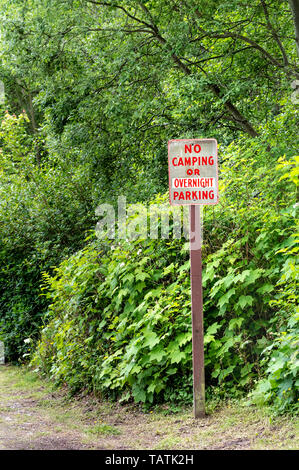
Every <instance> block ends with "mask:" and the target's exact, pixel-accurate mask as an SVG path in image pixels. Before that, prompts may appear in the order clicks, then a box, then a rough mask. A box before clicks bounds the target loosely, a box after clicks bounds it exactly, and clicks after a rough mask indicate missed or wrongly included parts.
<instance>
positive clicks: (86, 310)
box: [34, 119, 299, 409]
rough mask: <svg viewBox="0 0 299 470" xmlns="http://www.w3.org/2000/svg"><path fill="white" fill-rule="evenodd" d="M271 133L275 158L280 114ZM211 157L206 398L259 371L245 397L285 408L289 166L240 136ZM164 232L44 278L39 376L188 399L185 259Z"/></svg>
mask: <svg viewBox="0 0 299 470" xmlns="http://www.w3.org/2000/svg"><path fill="white" fill-rule="evenodd" d="M276 126H277V127H276V129H277V134H278V136H277V147H276V150H275V152H277V155H279V154H280V153H282V152H283V151H284V150H287V148H286V146H287V143H283V144H280V143H279V142H280V132H284V131H283V129H284V125H283V122H281V119H277V122H276ZM279 128H280V132H279ZM263 137H264V138H265V139H267V137H268V136H267V132H265V135H264V136H263ZM221 157H222V160H223V164H222V179H221V188H222V191H221V198H220V200H221V202H220V204H219V205H218V206H217V207H215V208H213V209H211V208H205V211H204V233H205V234H206V235H205V240H204V247H203V249H204V251H203V253H204V260H205V271H204V278H203V281H204V317H205V332H206V334H205V346H206V375H207V384H208V387H209V392H210V393H214V394H215V393H217V395H218V396H224V395H226V394H230V395H237V394H238V393H241V392H244V391H246V390H247V391H248V390H250V389H252V388H253V387H255V383H256V382H259V381H260V380H261V378H262V377H263V376H264V373H265V371H266V378H264V379H263V381H262V382H259V385H258V389H257V391H256V392H255V394H254V397H255V398H254V400H257V398H256V397H258V396H259V394H260V393H261V390H264V391H267V394H266V393H263V400H264V401H269V402H272V401H275V402H277V403H278V402H279V404H278V408H279V409H285V408H286V405H293V406H294V405H296V402H297V400H298V398H299V396H298V381H297V382H296V378H297V375H298V371H299V367H298V358H297V354H298V323H297V322H298V312H297V314H296V311H295V300H296V286H295V283H296V276H295V269H296V267H295V254H296V250H298V245H297V244H296V243H297V241H296V239H295V238H294V236H295V234H296V225H295V219H294V217H295V211H296V209H295V208H294V204H295V201H296V185H295V184H294V182H296V178H298V177H295V176H294V168H296V161H295V160H292V159H290V161H287V160H286V158H285V156H284V157H281V158H280V159H279V162H280V163H279V164H278V165H277V166H274V167H273V165H272V160H273V156H272V155H271V156H269V152H267V151H263V148H262V147H261V144H260V143H258V142H257V141H250V140H249V139H245V140H244V141H243V142H242V144H238V145H236V144H232V145H231V146H230V147H229V148H226V149H224V150H223V153H222V155H221ZM261 161H262V162H263V165H262V166H260V164H261ZM270 168H271V169H272V171H271V172H270V171H269V170H270ZM244 174H245V175H246V178H245V181H244ZM290 175H292V176H291V177H290ZM243 181H244V186H243ZM163 200H166V197H165V198H162V199H160V202H162V201H163ZM153 202H154V203H157V202H159V201H157V200H155V201H153ZM169 236H170V238H169V239H168V240H152V239H138V240H135V241H121V240H119V241H115V240H113V241H110V243H109V241H108V240H107V241H106V243H103V242H100V241H95V242H90V243H89V244H88V246H87V247H86V248H85V249H84V250H82V251H80V252H78V253H77V254H76V255H74V256H73V257H71V258H70V259H68V260H66V261H65V262H63V263H62V265H61V266H60V267H59V268H58V269H57V270H56V275H55V276H54V277H49V276H48V275H45V281H46V286H48V287H49V288H50V292H49V293H47V296H48V297H49V298H50V301H51V305H50V310H49V314H48V315H49V316H48V318H47V322H49V323H48V324H47V326H45V328H44V329H43V331H42V339H41V341H40V343H39V345H38V348H37V352H36V354H35V358H34V364H35V365H37V366H38V369H39V370H42V371H45V372H47V373H48V374H50V376H51V377H52V378H53V379H55V380H56V381H57V382H58V383H67V384H68V385H69V386H70V388H71V389H73V391H76V390H78V389H81V388H82V387H86V386H88V387H89V388H90V389H91V390H94V391H97V392H102V393H103V394H105V395H109V396H113V397H121V399H123V400H124V399H129V397H131V396H133V397H134V399H135V400H136V401H142V402H146V401H149V402H153V400H155V401H156V400H159V399H160V400H162V399H164V400H165V399H172V400H184V401H188V400H191V399H192V393H191V389H192V380H191V370H192V354H191V318H190V282H189V268H190V265H189V260H188V259H189V254H188V250H186V243H183V242H182V240H177V239H173V238H172V237H171V230H170V234H169ZM187 245H188V244H187ZM286 255H287V257H286ZM296 325H297V326H296ZM296 328H297V329H296ZM264 355H265V356H266V359H264V360H262V361H261V359H262V358H263V357H264ZM272 361H273V362H272ZM274 378H275V380H274ZM296 390H297V392H296Z"/></svg>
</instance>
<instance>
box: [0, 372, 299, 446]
mask: <svg viewBox="0 0 299 470" xmlns="http://www.w3.org/2000/svg"><path fill="white" fill-rule="evenodd" d="M170 411H171V410H170V409H169V408H167V407H161V408H160V409H158V410H155V411H153V412H149V413H143V412H142V411H141V410H140V409H138V408H137V407H132V406H119V405H117V404H111V403H108V402H104V403H103V402H99V401H98V400H96V399H94V398H91V397H85V398H81V399H80V400H75V399H73V400H67V399H66V396H65V394H63V393H62V392H57V391H56V392H53V389H51V387H50V385H49V384H47V383H46V382H41V381H39V380H37V379H36V377H35V375H34V374H33V373H30V372H27V371H25V370H24V369H19V368H16V367H10V366H1V367H0V449H1V450H10V449H17V450H21V449H34V450H40V449H44V450H46V449H49V450H51V449H57V450H60V449H71V450H73V449H113V450H117V449H160V450H165V449H176V450H177V449H187V450H189V449H297V450H298V448H299V436H298V420H295V419H294V418H293V419H290V418H281V417H280V418H275V419H274V418H271V417H270V416H269V415H267V414H266V412H265V411H261V410H257V409H255V408H251V407H247V406H246V407H245V406H241V405H240V404H235V405H227V406H225V407H223V408H221V409H220V410H218V411H215V412H213V413H212V414H211V415H209V416H207V417H206V418H205V419H202V420H194V419H193V418H192V413H191V410H190V409H187V410H183V411H180V412H179V413H176V414H170Z"/></svg>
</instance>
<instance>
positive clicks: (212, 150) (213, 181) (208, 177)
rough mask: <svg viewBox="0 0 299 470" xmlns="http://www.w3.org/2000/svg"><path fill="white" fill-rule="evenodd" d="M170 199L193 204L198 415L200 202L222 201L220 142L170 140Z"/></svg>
mask: <svg viewBox="0 0 299 470" xmlns="http://www.w3.org/2000/svg"><path fill="white" fill-rule="evenodd" d="M168 167H169V200H170V204H171V205H189V206H190V262H191V305H192V359H193V408H194V417H195V418H201V417H204V415H205V372H204V329H203V295H202V258H201V223H200V205H205V204H217V203H218V167H217V142H216V140H215V139H182V140H170V141H169V142H168Z"/></svg>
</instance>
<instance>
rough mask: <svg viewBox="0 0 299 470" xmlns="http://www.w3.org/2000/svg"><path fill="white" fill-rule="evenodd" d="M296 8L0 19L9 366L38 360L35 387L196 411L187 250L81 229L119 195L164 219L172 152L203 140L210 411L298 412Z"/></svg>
mask: <svg viewBox="0 0 299 470" xmlns="http://www.w3.org/2000/svg"><path fill="white" fill-rule="evenodd" d="M297 8H298V2H296V1H293V0H289V1H281V0H253V1H251V2H244V1H238V0H225V1H223V2H216V1H215V0H184V1H176V0H173V1H166V0H144V1H139V0H126V1H117V0H107V1H104V2H101V1H100V0H25V1H24V0H0V19H1V24H2V25H3V27H2V30H1V35H0V80H1V83H2V82H3V84H4V90H5V99H4V100H2V101H3V102H2V101H1V104H0V117H1V121H2V123H1V127H0V338H1V339H2V340H3V341H4V342H5V347H6V356H7V359H8V360H10V361H15V362H16V361H24V360H27V359H29V357H30V356H31V355H32V354H33V363H34V364H35V368H36V369H38V370H39V371H43V372H44V373H47V374H49V375H50V376H51V377H53V379H55V381H56V382H57V383H67V384H68V385H69V387H70V389H71V390H73V391H77V390H79V389H81V388H84V387H87V388H88V389H90V390H95V391H96V392H98V393H102V394H104V395H106V396H111V397H117V398H119V397H121V398H122V399H124V400H127V399H130V397H133V398H134V400H135V401H141V402H146V403H152V402H154V401H159V400H160V401H161V400H166V399H167V400H169V399H170V400H182V401H185V402H188V401H190V400H191V398H192V394H191V388H192V384H191V375H190V374H191V324H190V321H191V320H190V285H189V254H188V250H187V249H186V243H185V241H184V240H179V239H175V238H173V237H172V226H170V232H169V239H163V238H161V239H150V238H147V239H143V238H139V239H137V240H134V241H125V240H113V241H111V240H108V239H107V240H98V239H96V237H95V236H94V228H95V225H96V222H97V216H96V208H97V207H98V206H99V204H101V203H110V204H112V205H114V206H116V204H117V198H118V196H120V195H123V196H126V197H127V200H128V202H129V203H131V204H133V203H136V202H143V203H147V204H157V203H161V204H162V203H164V204H165V205H167V202H166V200H167V197H166V190H167V177H168V172H167V145H166V144H167V141H168V140H169V139H174V138H194V137H197V138H201V137H215V138H217V140H218V142H219V144H220V154H219V155H220V162H219V163H220V202H219V204H218V205H217V206H215V207H213V208H205V209H204V247H203V260H204V266H205V270H204V316H205V348H206V351H205V352H206V376H207V377H206V378H207V385H208V393H210V394H213V393H214V394H217V395H218V396H225V395H229V396H234V395H238V394H241V393H245V392H246V393H247V392H250V393H251V395H250V397H251V398H250V399H251V401H252V402H255V403H260V404H263V403H267V404H272V405H274V406H275V407H276V409H277V410H279V411H283V412H284V411H290V410H296V408H297V407H298V405H297V402H298V356H297V354H298V313H296V300H297V291H296V287H297V286H296V282H297V278H298V268H297V265H296V253H297V251H296V250H297V243H298V240H297V239H296V223H297V219H296V203H297V204H298V189H296V187H297V186H298V157H296V147H297V143H298V136H297V118H298V116H297V109H296V108H297V105H298V93H297V92H296V86H297V84H298V79H299V72H298V67H296V58H297V53H296V44H297V47H298V34H299V33H298V32H299V24H298V18H299V11H297ZM296 38H297V39H296ZM296 41H297V42H296ZM298 50H299V49H298ZM0 85H1V84H0ZM0 91H1V87H0ZM0 98H1V96H0ZM296 158H297V159H296ZM37 341H39V342H38V345H37Z"/></svg>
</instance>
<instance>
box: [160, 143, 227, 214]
mask: <svg viewBox="0 0 299 470" xmlns="http://www.w3.org/2000/svg"><path fill="white" fill-rule="evenodd" d="M168 168H169V200H170V204H172V205H193V204H217V202H218V166H217V141H216V140H215V139H181V140H170V141H169V142H168Z"/></svg>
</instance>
